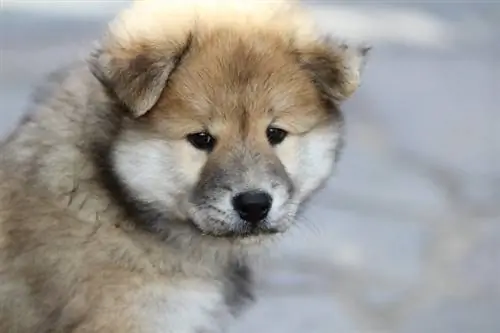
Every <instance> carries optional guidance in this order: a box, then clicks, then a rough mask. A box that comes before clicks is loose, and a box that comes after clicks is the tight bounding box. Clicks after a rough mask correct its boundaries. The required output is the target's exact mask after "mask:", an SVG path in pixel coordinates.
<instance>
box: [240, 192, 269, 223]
mask: <svg viewBox="0 0 500 333" xmlns="http://www.w3.org/2000/svg"><path fill="white" fill-rule="evenodd" d="M272 202H273V199H272V198H271V196H270V195H269V194H267V193H266V192H262V191H248V192H243V193H240V194H237V195H235V196H234V197H233V207H234V209H235V210H236V211H237V212H238V214H239V215H240V217H241V218H242V219H243V220H245V221H248V222H251V223H257V222H259V221H261V220H263V219H264V218H265V217H266V216H267V213H269V209H271V204H272Z"/></svg>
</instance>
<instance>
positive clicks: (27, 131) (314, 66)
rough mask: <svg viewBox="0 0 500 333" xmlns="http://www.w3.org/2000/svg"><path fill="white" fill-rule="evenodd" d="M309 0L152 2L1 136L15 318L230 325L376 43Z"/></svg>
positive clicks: (78, 324) (129, 15)
mask: <svg viewBox="0 0 500 333" xmlns="http://www.w3.org/2000/svg"><path fill="white" fill-rule="evenodd" d="M311 23H312V19H311V18H310V17H308V15H307V14H306V13H305V10H304V9H303V8H301V7H300V6H299V4H298V3H295V2H289V1H285V0H280V1H278V0H273V1H258V0H253V1H252V0H244V1H227V0H226V1H222V0H218V1H217V0H201V1H198V2H196V1H186V0H183V1H176V0H171V1H155V0H151V1H137V2H136V3H135V4H133V5H132V7H131V8H130V9H128V10H126V11H124V12H123V13H122V14H121V15H119V16H118V18H117V19H116V20H115V21H113V22H112V23H111V24H110V27H109V29H108V31H107V33H106V35H105V36H104V37H103V38H102V40H101V42H100V43H99V46H98V47H96V49H95V50H93V51H92V53H91V54H90V55H89V57H88V58H87V59H85V61H82V62H78V63H75V64H73V65H71V66H69V67H68V68H65V69H63V70H61V71H59V72H57V73H55V74H53V75H52V76H51V77H50V78H49V79H48V82H47V83H46V85H45V86H44V89H43V90H40V91H39V93H38V95H37V96H36V99H35V102H36V103H34V107H33V112H31V113H30V114H29V116H27V117H26V118H25V119H24V120H23V122H22V123H21V124H20V125H19V127H18V128H17V130H16V131H15V132H14V133H13V134H12V135H11V136H10V137H8V138H7V140H6V141H5V142H4V143H2V144H1V148H0V300H1V301H0V332H9V333H24V332H26V333H27V332H29V333H35V332H36V333H48V332H54V333H55V332H61V333H63V332H73V333H83V332H107V333H160V332H162V333H166V332H168V333H211V332H222V331H224V330H225V329H226V327H228V320H230V319H231V318H232V317H234V316H235V315H237V314H238V313H239V311H240V310H241V308H242V306H244V305H245V304H246V303H247V301H248V300H250V299H251V298H252V277H251V269H250V267H249V265H250V263H251V258H252V257H253V256H254V255H257V253H258V250H259V249H262V248H263V247H265V245H266V243H269V242H270V240H272V239H274V238H275V237H276V235H277V234H280V233H283V232H285V231H286V230H287V229H289V228H290V227H291V226H292V225H293V224H294V220H295V216H296V213H297V211H298V209H299V207H300V205H301V203H302V202H303V201H304V200H305V199H306V198H308V197H309V195H310V194H312V193H313V192H314V191H315V190H316V189H318V188H319V187H320V186H321V185H322V184H323V183H324V182H325V180H326V179H327V177H328V176H329V175H330V172H331V170H332V168H333V167H334V164H335V161H336V160H337V155H338V152H339V148H340V147H341V142H342V117H341V113H340V110H339V105H340V104H341V103H342V101H344V100H345V99H346V98H348V97H349V96H351V94H352V93H353V92H354V91H355V90H356V88H357V87H358V85H359V82H360V73H361V69H362V67H363V63H364V61H363V58H364V56H365V54H366V52H367V49H366V48H361V47H352V46H348V45H344V44H340V43H336V42H335V41H332V40H330V39H328V38H325V37H324V36H320V35H319V34H318V33H317V32H316V31H315V28H314V26H313V24H311Z"/></svg>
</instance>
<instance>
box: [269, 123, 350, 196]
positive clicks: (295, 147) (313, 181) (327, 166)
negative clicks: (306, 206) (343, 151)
mask: <svg viewBox="0 0 500 333" xmlns="http://www.w3.org/2000/svg"><path fill="white" fill-rule="evenodd" d="M339 142H340V133H339V129H338V128H337V127H336V126H335V125H332V126H325V127H322V128H318V129H315V130H313V131H311V132H309V133H307V134H306V135H304V136H301V137H299V136H290V137H288V138H286V139H285V141H283V143H282V144H280V145H279V146H278V147H277V148H276V153H277V155H278V157H279V158H280V159H281V162H282V163H283V165H284V166H285V168H286V170H287V172H288V174H289V175H290V178H291V179H292V181H293V183H294V186H295V196H294V198H293V201H295V202H296V203H297V204H299V203H301V202H302V201H303V200H304V199H306V198H307V197H308V196H309V195H310V194H312V193H313V192H314V191H315V190H316V189H317V188H318V187H319V186H321V185H322V184H323V183H324V182H325V181H326V180H327V178H328V177H329V176H330V174H331V172H332V169H333V166H334V163H335V149H336V148H337V146H338V145H339Z"/></svg>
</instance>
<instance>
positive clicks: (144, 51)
mask: <svg viewBox="0 0 500 333" xmlns="http://www.w3.org/2000/svg"><path fill="white" fill-rule="evenodd" d="M191 40H192V38H191V36H190V35H189V36H188V37H187V38H186V39H185V40H183V41H182V42H174V41H172V42H171V43H170V45H165V46H164V47H162V48H159V47H158V46H155V45H154V44H151V45H135V47H128V48H127V47H124V46H122V45H120V44H119V43H117V42H113V41H108V42H107V43H105V44H104V46H101V47H99V48H97V50H95V51H94V52H93V53H92V54H91V56H90V58H89V59H88V63H89V66H90V70H91V72H92V74H93V75H94V76H95V77H96V78H97V79H98V80H99V81H100V82H101V83H102V84H103V85H104V86H105V87H106V88H107V89H108V91H110V92H112V94H113V95H114V96H115V98H117V99H118V100H119V101H120V102H121V103H123V105H125V106H126V107H127V108H128V109H129V111H130V112H131V114H132V116H133V117H140V116H142V115H144V114H146V113H147V112H148V111H149V110H150V109H151V108H152V107H153V106H154V105H155V104H156V102H157V101H158V99H159V97H160V95H161V93H162V92H163V89H164V88H165V85H166V83H167V80H168V78H169V76H170V74H172V71H173V70H174V69H175V68H176V66H177V65H178V63H179V61H180V60H181V58H182V57H183V56H184V55H185V53H186V52H187V50H188V48H189V46H190V44H191Z"/></svg>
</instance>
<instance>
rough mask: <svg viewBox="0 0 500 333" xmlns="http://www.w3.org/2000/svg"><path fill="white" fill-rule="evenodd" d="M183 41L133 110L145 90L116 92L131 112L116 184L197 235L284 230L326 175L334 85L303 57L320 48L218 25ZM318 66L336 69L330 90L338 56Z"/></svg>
mask: <svg viewBox="0 0 500 333" xmlns="http://www.w3.org/2000/svg"><path fill="white" fill-rule="evenodd" d="M191 38H193V37H191ZM186 43H187V46H186V47H185V48H183V49H182V56H181V57H178V58H177V59H180V60H179V61H178V62H176V63H175V65H172V66H171V68H170V71H169V73H168V80H166V81H167V82H166V83H165V85H164V86H163V87H162V90H161V93H160V94H158V97H156V98H153V100H154V103H150V104H152V105H151V107H149V106H148V107H146V108H144V105H145V104H144V103H145V102H144V100H145V101H148V98H152V97H151V96H138V97H134V100H133V101H130V100H128V99H127V97H124V98H123V100H124V101H125V104H126V105H127V106H129V107H130V110H131V112H132V115H133V116H132V117H131V118H130V119H129V120H128V121H126V122H125V124H126V125H125V128H124V129H123V131H122V134H121V135H120V137H119V138H118V140H117V142H116V144H115V147H114V149H113V156H112V161H113V167H114V169H115V171H116V173H117V175H118V177H119V179H120V180H121V183H123V184H124V185H125V187H126V191H128V192H129V193H130V195H131V196H133V197H134V199H135V200H137V201H138V202H140V203H141V204H147V206H148V207H149V208H148V209H152V210H156V211H158V213H161V214H158V216H166V217H168V218H169V219H175V220H177V221H184V223H188V224H191V225H192V226H194V227H195V229H197V230H198V232H200V233H202V234H206V235H210V236H217V237H233V238H234V237H236V238H238V237H241V238H243V237H246V236H262V237H264V236H265V235H269V234H274V233H280V232H283V231H285V230H287V229H288V228H289V227H290V225H291V224H292V223H293V221H294V217H295V215H296V213H297V210H298V208H299V205H300V204H301V203H302V202H303V200H304V199H305V198H307V197H308V196H309V195H310V194H311V193H312V192H314V191H315V190H316V189H317V188H318V187H319V186H321V185H322V184H323V183H324V181H325V180H326V179H327V177H328V176H329V174H330V172H331V170H332V168H333V166H334V162H335V160H336V154H337V152H338V148H339V146H340V142H341V128H342V121H341V116H340V112H339V110H338V109H337V104H336V103H335V102H334V98H335V97H334V93H331V92H329V91H327V89H329V88H328V86H327V85H328V84H329V83H328V82H324V81H325V80H326V78H325V79H323V81H321V75H329V74H331V73H326V74H325V73H318V72H317V71H318V70H320V69H316V68H315V67H314V66H315V64H314V63H310V62H309V63H308V60H311V59H312V58H314V57H315V56H319V57H320V58H321V57H325V55H323V54H320V55H318V54H316V53H315V52H316V51H317V50H313V51H311V52H310V53H302V54H300V53H299V51H297V50H295V49H293V47H291V46H290V44H288V43H283V42H282V41H281V40H279V39H277V38H267V39H266V38H265V36H260V35H259V36H257V35H256V36H253V37H252V36H246V38H241V37H240V36H236V35H234V34H233V33H230V32H224V31H222V32H219V33H218V34H214V35H212V36H210V37H206V38H204V39H196V40H193V39H191V40H189V41H187V42H186ZM339 50H341V49H340V48H339ZM137 59H140V58H137V57H136V58H135V61H136V62H137V61H139V60H137ZM314 59H316V58H314ZM325 59H326V58H325ZM325 59H323V58H321V59H319V61H320V64H319V65H321V61H325ZM339 59H340V58H339ZM334 60H338V59H337V58H335V59H334ZM140 61H145V62H146V63H148V62H154V60H151V59H146V60H145V59H144V58H142V59H140ZM332 61H333V60H332ZM334 62H335V61H334ZM329 65H330V66H333V67H332V68H331V69H330V71H331V72H332V73H336V74H335V75H337V76H338V77H336V78H335V79H332V80H333V81H332V82H333V83H330V84H332V85H338V87H331V89H335V92H336V93H339V94H340V93H341V92H342V86H341V84H342V79H341V78H339V77H340V74H339V73H340V71H341V69H338V68H335V67H334V66H341V64H340V63H332V64H329ZM149 66H151V64H149ZM132 67H134V68H137V67H141V66H138V64H137V63H135V64H134V66H132ZM129 68H130V67H129ZM315 71H316V72H315ZM148 75H150V74H148ZM158 75H161V74H158ZM141 79H143V80H145V81H149V82H154V81H155V80H157V79H158V77H156V76H155V77H152V78H146V79H144V78H139V80H138V81H141ZM124 86H126V85H124ZM131 87H132V88H133V86H129V88H128V89H130V88H131ZM141 89H143V88H141ZM153 90H154V89H150V91H153ZM116 95H117V96H120V91H117V93H116ZM130 95H134V91H130ZM137 98H142V99H143V101H142V102H137V101H136V100H135V99H137ZM127 101H128V103H127ZM146 104H147V103H146ZM145 110H146V111H145ZM155 223H167V222H162V221H157V222H155Z"/></svg>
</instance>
